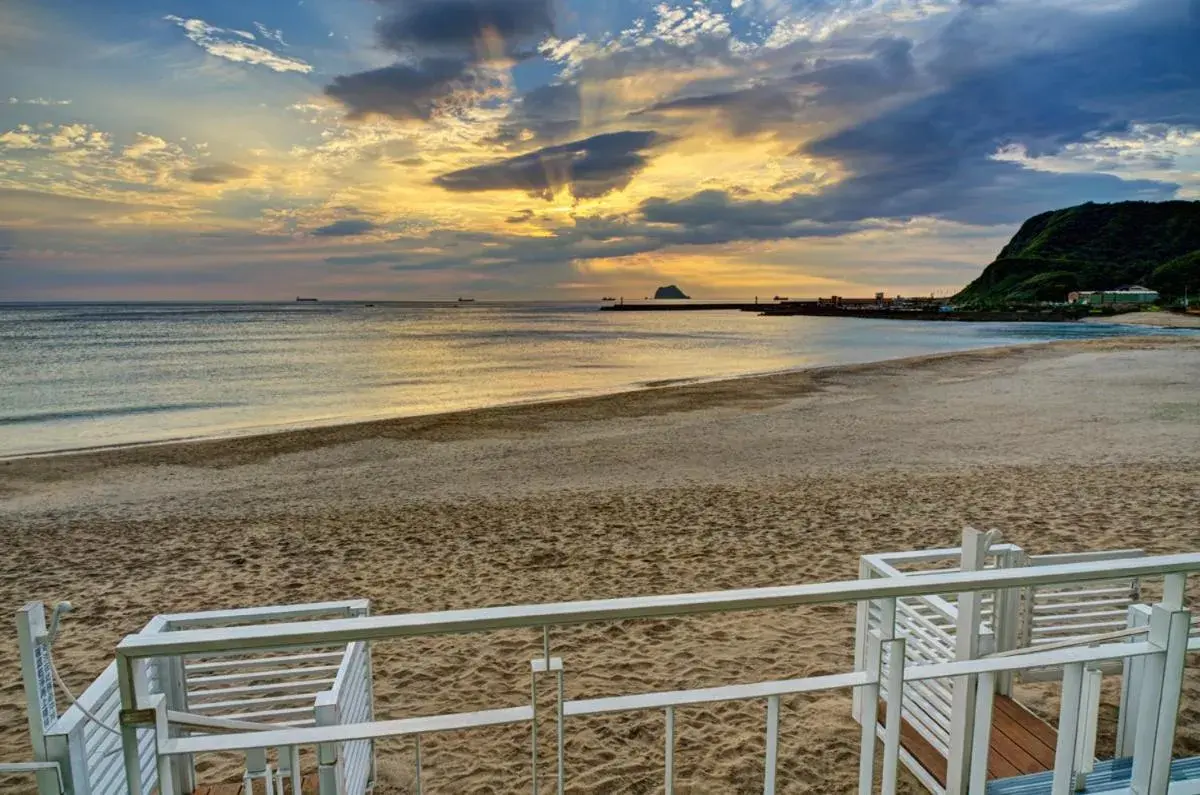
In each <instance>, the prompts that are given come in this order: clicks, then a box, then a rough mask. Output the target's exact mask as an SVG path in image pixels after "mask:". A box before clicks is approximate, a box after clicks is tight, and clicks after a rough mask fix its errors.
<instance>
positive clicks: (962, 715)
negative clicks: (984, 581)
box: [946, 527, 995, 795]
mask: <svg viewBox="0 0 1200 795" xmlns="http://www.w3.org/2000/svg"><path fill="white" fill-rule="evenodd" d="M994 538H995V531H991V532H987V533H983V532H980V531H979V530H975V529H974V528H971V527H968V528H967V529H966V530H964V531H963V540H962V563H961V565H960V567H959V568H960V569H961V570H962V571H964V572H967V571H979V570H980V569H982V568H983V564H984V559H985V558H986V557H987V551H988V547H989V546H990V545H991V542H992V540H993V539H994ZM979 597H980V594H979V593H978V592H977V591H963V592H961V593H959V595H958V605H957V607H958V621H957V623H956V625H955V629H954V642H955V654H954V658H955V659H956V660H959V661H962V660H973V659H975V657H976V656H977V655H978V647H979V623H980V609H979V608H980V604H979V602H980V599H979ZM976 685H977V682H976V677H975V676H971V675H967V676H957V677H955V678H954V698H953V704H952V706H951V711H950V754H949V757H948V758H947V759H946V793H947V795H963V793H965V792H966V791H967V785H968V784H969V782H970V773H971V771H970V764H971V756H970V753H971V736H972V735H973V733H974V732H973V728H974V719H973V716H974V711H975V688H976Z"/></svg>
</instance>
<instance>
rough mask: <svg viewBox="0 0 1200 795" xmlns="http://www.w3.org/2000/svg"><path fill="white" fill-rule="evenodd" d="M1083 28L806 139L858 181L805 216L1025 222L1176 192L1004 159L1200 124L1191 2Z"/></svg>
mask: <svg viewBox="0 0 1200 795" xmlns="http://www.w3.org/2000/svg"><path fill="white" fill-rule="evenodd" d="M965 13H970V14H974V12H971V11H968V12H965ZM1079 24H1080V25H1083V24H1084V23H1083V22H1082V21H1080V22H1079ZM1089 24H1096V23H1089ZM947 30H948V31H949V32H950V35H952V36H957V35H961V30H962V29H961V28H958V29H956V28H955V27H954V26H951V27H950V28H948V29H947ZM1083 33H1084V35H1081V36H1079V37H1077V38H1076V39H1075V40H1074V41H1072V42H1071V43H1070V44H1069V45H1066V46H1063V47H1062V48H1056V49H1053V50H1050V51H1048V52H1040V53H1036V54H1032V55H1023V56H1021V57H1017V58H1012V59H1008V60H1002V61H1000V62H998V63H994V64H989V65H985V66H974V65H973V66H972V68H970V69H969V70H967V71H966V72H965V74H963V75H962V76H961V77H957V78H956V79H955V80H954V81H953V82H952V83H951V84H950V85H949V86H948V87H946V88H945V89H943V90H941V91H939V92H936V93H934V94H932V95H929V96H926V97H923V98H921V99H918V100H915V101H913V102H910V103H908V104H907V105H904V106H902V107H899V108H896V109H894V110H891V111H888V112H886V113H884V114H882V115H880V116H877V117H875V118H872V119H869V120H867V121H864V122H861V123H859V124H856V125H853V126H851V127H849V128H847V129H844V130H842V131H840V132H838V133H835V134H833V135H830V136H828V137H825V138H823V139H820V140H817V141H813V142H812V143H810V144H808V145H806V146H805V147H803V151H804V152H805V153H807V154H811V155H817V156H819V157H825V158H831V159H834V160H837V161H838V162H840V163H841V164H842V165H843V167H846V168H848V169H849V170H850V171H851V172H852V173H853V174H854V176H852V177H851V178H849V179H847V180H845V181H843V182H841V183H839V184H837V185H835V186H833V187H832V188H831V189H829V190H827V191H825V192H824V193H822V194H821V196H820V198H819V201H814V202H800V203H798V204H797V210H798V211H800V212H803V213H805V214H806V215H808V217H815V218H822V219H825V220H847V219H859V218H875V217H889V218H896V217H905V218H907V217H912V216H916V215H938V216H942V217H946V218H952V219H956V220H962V221H967V222H972V223H1012V222H1016V221H1020V220H1022V219H1023V218H1024V217H1026V216H1027V215H1029V214H1031V212H1037V211H1040V210H1046V209H1051V208H1054V207H1059V206H1064V205H1067V204H1073V203H1076V202H1079V201H1085V200H1094V201H1108V200H1119V199H1125V198H1151V199H1157V198H1169V197H1170V196H1171V195H1172V194H1173V192H1174V190H1175V186H1174V185H1169V184H1162V183H1153V182H1145V181H1140V182H1122V181H1120V180H1118V179H1116V178H1115V177H1108V176H1104V175H1098V174H1049V173H1041V172H1034V171H1029V170H1025V169H1022V168H1021V167H1020V166H1019V165H1016V164H1013V163H1005V162H997V161H994V160H992V159H991V156H992V155H993V154H994V153H995V152H996V151H997V150H998V149H1000V148H1002V147H1004V146H1007V145H1013V144H1019V145H1021V146H1023V147H1025V148H1026V150H1027V151H1028V152H1029V153H1030V154H1032V155H1035V156H1036V155H1044V154H1053V153H1056V152H1059V151H1061V150H1062V149H1063V147H1064V146H1066V145H1067V144H1070V143H1074V142H1078V141H1082V140H1085V139H1086V138H1087V137H1088V136H1090V135H1095V134H1104V133H1119V132H1122V131H1124V130H1126V129H1128V127H1129V125H1131V124H1132V123H1134V122H1141V123H1166V124H1175V125H1196V124H1200V48H1198V47H1197V46H1196V43H1197V41H1200V37H1198V34H1200V27H1198V26H1197V25H1196V24H1194V23H1189V22H1188V19H1187V14H1186V11H1185V8H1184V4H1183V3H1182V2H1174V1H1171V0H1168V1H1164V2H1149V3H1142V4H1141V5H1139V6H1137V7H1136V8H1134V9H1132V10H1131V11H1130V12H1128V13H1125V14H1120V15H1113V16H1110V17H1108V18H1106V19H1105V20H1104V22H1103V24H1102V26H1100V27H1096V28H1094V29H1091V30H1086V29H1085V30H1084V31H1083ZM951 51H953V48H951ZM951 73H954V72H953V70H952V72H951Z"/></svg>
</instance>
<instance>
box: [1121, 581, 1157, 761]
mask: <svg viewBox="0 0 1200 795" xmlns="http://www.w3.org/2000/svg"><path fill="white" fill-rule="evenodd" d="M1149 624H1150V606H1149V605H1141V604H1137V605H1130V606H1129V611H1128V618H1127V619H1126V622H1125V625H1126V626H1127V627H1129V628H1130V629H1133V628H1135V627H1145V626H1148V625H1149ZM1142 640H1144V638H1141V637H1136V636H1135V637H1131V638H1128V641H1127V642H1129V643H1137V642H1141V641H1142ZM1144 674H1145V658H1144V657H1126V658H1125V660H1124V662H1123V664H1122V667H1121V705H1120V708H1119V710H1118V712H1117V747H1116V755H1117V758H1119V759H1120V758H1124V757H1129V756H1133V746H1134V740H1135V739H1136V737H1137V719H1138V705H1139V704H1140V703H1141V692H1142V681H1143V678H1144Z"/></svg>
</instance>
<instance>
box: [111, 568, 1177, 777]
mask: <svg viewBox="0 0 1200 795" xmlns="http://www.w3.org/2000/svg"><path fill="white" fill-rule="evenodd" d="M1197 571H1200V553H1191V554H1180V555H1163V556H1158V557H1147V558H1139V559H1134V560H1130V559H1120V560H1106V561H1086V562H1078V563H1065V564H1061V565H1048V566H1038V567H1028V568H1005V567H996V568H991V569H985V570H979V571H958V572H947V573H942V572H937V573H927V574H906V575H904V576H901V577H883V578H876V579H869V580H854V581H848V582H845V581H844V582H832V583H822V584H816V585H798V586H784V587H771V588H754V589H741V590H733V591H722V592H709V593H699V594H674V595H664V596H646V597H633V598H620V599H601V600H589V601H581V602H564V603H555V604H541V605H518V606H511V607H489V608H482V609H475V610H452V611H441V612H433V613H422V614H401V615H389V616H374V617H355V618H336V619H327V620H316V621H304V622H284V623H269V624H262V625H254V626H234V627H228V628H221V629H212V628H199V629H191V630H182V631H176V632H170V633H163V634H162V635H158V636H130V637H127V638H126V639H124V640H123V641H122V642H121V643H120V644H119V646H118V654H117V665H118V671H119V677H118V678H119V680H120V684H121V694H122V705H123V709H124V712H123V715H122V717H123V731H124V732H125V734H126V745H125V749H126V755H127V756H126V758H127V759H129V758H130V755H131V754H133V753H134V749H133V745H132V737H133V735H132V732H133V731H134V730H135V727H136V726H138V725H146V724H145V722H146V720H147V718H146V712H145V710H147V709H148V708H149V709H161V706H158V707H155V706H154V705H153V704H152V703H151V702H152V701H153V699H144V698H143V696H142V694H143V693H144V692H145V691H144V682H143V681H141V680H139V677H140V676H141V675H142V674H141V673H140V670H139V661H141V660H145V659H149V658H173V657H185V656H196V657H203V658H205V659H206V660H211V659H218V658H219V657H220V656H221V655H224V654H234V655H243V656H245V655H249V654H253V655H255V656H256V658H258V657H260V656H262V655H264V654H273V653H276V652H281V651H285V650H293V649H311V648H320V647H328V646H331V645H341V644H351V643H356V642H369V641H375V640H385V639H391V638H404V637H416V636H429V635H440V634H449V633H464V632H486V631H492V630H502V629H515V628H522V627H525V628H539V629H542V630H543V646H544V657H545V659H544V660H539V661H535V664H534V666H533V671H534V677H535V684H534V688H533V699H534V703H533V704H532V705H531V706H528V707H504V708H501V709H498V710H495V709H485V710H482V711H480V712H473V713H463V714H458V715H438V716H431V717H427V718H402V719H398V720H388V721H366V722H363V721H355V720H354V719H353V718H351V717H350V716H349V715H346V716H342V715H339V716H337V718H336V720H337V722H336V723H334V724H333V725H319V726H315V727H311V728H280V729H276V730H270V731H266V732H248V733H241V734H239V733H230V734H224V735H221V736H212V737H187V738H172V737H170V736H169V733H168V732H167V731H166V729H165V728H160V730H159V732H158V738H159V745H158V753H159V756H160V763H159V764H160V770H163V769H166V768H164V767H163V764H164V763H163V762H162V761H161V760H162V759H169V758H171V757H173V756H177V755H186V754H193V753H206V752H216V751H223V750H234V751H236V750H245V751H249V750H250V749H262V748H264V747H279V748H284V747H288V748H292V749H293V751H292V753H294V752H295V751H294V749H296V748H297V747H298V746H301V745H304V746H310V745H315V746H316V747H317V750H318V756H319V757H321V758H322V760H324V759H326V758H331V759H333V760H334V761H336V757H327V756H326V755H327V754H329V753H330V751H331V749H332V747H333V746H335V745H342V746H344V745H345V744H346V743H353V742H356V741H360V740H373V739H376V738H381V737H391V736H402V735H415V741H416V748H417V758H418V762H417V771H418V779H417V781H418V782H419V780H420V779H419V775H420V772H419V771H420V762H419V759H420V750H419V749H420V735H421V734H423V733H427V732H436V731H445V730H457V729H463V728H472V727H474V726H489V725H498V724H501V723H528V724H530V730H531V732H533V733H534V738H533V748H534V749H536V747H537V740H536V722H535V720H534V718H535V716H536V715H537V709H536V691H537V686H536V677H537V675H538V671H539V670H542V671H543V674H544V673H545V672H548V671H551V670H554V671H555V672H556V675H557V677H558V694H559V695H558V699H557V706H558V716H559V720H558V749H559V750H558V757H559V765H558V770H559V782H560V787H561V786H562V780H563V779H562V775H563V773H562V771H563V769H564V764H563V754H564V750H563V748H564V745H563V724H564V722H565V719H566V718H568V717H571V716H573V715H584V714H599V713H601V712H615V711H624V710H630V709H662V710H665V711H666V716H667V717H666V725H667V727H668V729H667V731H668V740H669V742H671V741H672V740H671V738H672V737H673V726H674V720H673V719H674V709H675V708H676V707H677V706H686V705H687V704H689V703H693V702H694V701H696V700H709V701H712V700H746V699H751V700H753V699H764V698H765V700H766V702H767V761H766V767H765V772H764V792H774V778H775V762H776V760H777V758H778V757H777V748H778V741H779V731H778V728H779V713H780V698H781V697H782V696H783V695H787V694H790V693H792V692H812V691H813V690H822V689H836V688H839V687H840V688H850V689H851V690H853V691H855V692H859V691H861V693H862V696H861V697H862V700H863V703H865V704H870V705H874V704H876V703H878V700H879V698H880V697H881V696H884V695H886V696H887V698H886V706H885V710H886V717H885V718H884V720H883V721H882V724H883V726H882V728H881V727H878V726H877V725H876V721H875V720H874V719H870V720H863V721H862V722H863V728H862V732H863V753H862V756H863V759H864V760H867V761H864V762H863V763H862V768H861V769H860V789H861V790H862V791H864V792H866V791H869V790H870V777H871V775H873V773H872V772H871V770H872V765H871V764H868V762H869V760H871V759H873V756H874V752H875V745H874V742H875V738H876V732H877V731H879V732H882V733H883V735H882V736H885V744H884V766H883V776H884V788H883V791H884V792H885V793H891V792H894V791H895V781H896V779H895V777H896V765H897V764H898V761H897V760H898V759H899V758H901V756H902V754H901V750H900V749H899V745H898V744H899V734H900V721H901V708H902V705H903V704H904V702H905V699H906V695H907V693H906V691H907V690H909V688H910V687H914V686H917V687H919V686H920V685H921V683H926V682H933V681H936V680H943V681H944V680H948V679H952V678H956V679H958V680H962V679H963V678H964V677H966V678H975V677H978V678H979V680H980V686H979V693H980V694H981V695H980V701H979V704H978V705H977V706H976V707H975V709H976V710H983V709H986V710H987V714H988V715H989V716H990V710H991V702H990V698H991V694H992V693H993V692H995V691H994V688H995V686H996V683H997V681H998V677H1001V676H1005V675H1007V674H1009V673H1011V672H1014V671H1021V670H1025V669H1027V668H1031V667H1051V666H1057V667H1064V666H1065V667H1066V669H1067V671H1068V673H1069V675H1070V677H1072V681H1074V678H1082V677H1083V676H1084V669H1085V666H1087V665H1089V664H1092V663H1095V662H1101V661H1107V660H1113V659H1131V658H1139V657H1143V656H1145V657H1146V658H1147V659H1149V660H1152V661H1155V662H1153V665H1155V666H1158V667H1159V668H1162V667H1163V666H1164V665H1167V666H1168V667H1167V668H1165V669H1164V670H1173V669H1171V668H1170V666H1173V665H1175V663H1167V662H1164V659H1166V658H1165V657H1164V655H1168V656H1170V658H1171V659H1174V660H1179V659H1181V658H1180V657H1179V655H1180V654H1182V653H1184V651H1185V650H1186V648H1187V643H1186V641H1187V636H1186V629H1187V628H1186V627H1185V626H1183V625H1182V624H1179V622H1178V620H1177V619H1179V618H1180V617H1181V616H1182V615H1186V614H1185V613H1184V612H1183V611H1182V610H1181V609H1180V607H1179V606H1180V604H1181V602H1182V597H1183V591H1184V583H1185V578H1186V575H1187V574H1189V573H1193V572H1197ZM1140 576H1162V577H1164V578H1165V580H1164V582H1165V585H1164V594H1165V595H1164V600H1163V606H1162V607H1161V608H1159V607H1156V608H1155V609H1156V610H1160V609H1161V610H1165V611H1167V612H1166V613H1164V615H1165V616H1166V617H1167V618H1169V619H1170V622H1171V626H1170V637H1171V638H1173V639H1174V640H1171V641H1170V643H1169V644H1167V643H1165V641H1164V638H1165V636H1164V637H1156V636H1155V635H1154V633H1151V635H1150V637H1148V638H1147V639H1146V640H1144V641H1140V642H1139V641H1137V640H1135V639H1124V642H1119V643H1105V644H1101V645H1097V646H1092V647H1086V648H1085V647H1076V648H1064V649H1054V650H1048V651H1042V650H1039V649H1035V648H1031V649H1028V650H1027V652H1026V653H1024V654H1015V655H1011V656H1004V657H985V658H975V659H957V660H946V661H942V662H938V661H936V658H935V657H934V656H932V655H931V657H930V658H929V659H924V658H922V659H921V660H920V663H921V664H913V665H908V664H907V662H908V659H907V658H908V657H909V656H910V655H909V653H908V651H907V650H906V646H907V643H908V640H909V638H908V637H905V636H903V635H898V634H896V633H897V629H898V625H897V623H896V620H895V616H896V615H897V613H898V612H901V611H898V609H897V604H898V602H899V601H900V600H903V599H908V598H912V597H922V596H926V595H929V594H951V595H955V596H956V597H957V598H959V600H960V601H962V602H963V603H964V604H968V605H969V604H970V602H968V601H967V596H966V595H967V594H971V593H984V592H987V593H992V594H1002V593H1004V592H1006V591H1011V590H1012V589H1019V588H1024V587H1030V586H1041V585H1057V586H1062V585H1070V584H1082V583H1089V582H1096V581H1104V580H1111V579H1114V578H1125V577H1131V578H1132V577H1140ZM973 601H974V600H973ZM839 602H841V603H845V602H859V603H860V609H861V606H862V605H866V606H867V607H868V610H869V609H870V606H871V604H872V603H876V602H878V603H880V604H879V610H880V615H881V616H884V617H885V620H884V621H883V622H881V626H880V627H879V628H878V629H873V630H872V631H871V641H870V644H869V645H870V649H871V651H870V653H869V654H868V655H867V664H866V665H865V666H864V667H863V668H862V669H860V670H857V671H855V672H851V673H848V674H839V675H835V676H832V677H812V678H809V679H800V680H784V681H780V682H767V683H756V684H750V685H731V686H723V687H718V688H708V689H702V690H699V691H696V690H693V691H667V692H663V693H649V694H638V695H633V696H629V695H622V696H612V697H607V698H601V699H587V700H583V701H574V702H572V701H568V700H567V699H566V697H565V694H564V690H563V682H562V673H563V668H562V663H561V661H560V660H559V659H558V658H553V659H551V657H550V642H549V631H550V628H552V627H554V626H561V625H571V624H581V623H588V622H599V621H613V620H625V619H641V618H653V617H664V616H681V615H697V614H704V613H719V612H729V611H738V610H760V609H767V608H784V607H797V606H803V605H820V604H830V603H839ZM974 609H975V610H976V611H977V610H978V607H975V608H974ZM1172 610H1173V611H1174V612H1171V611H1172ZM889 618H890V622H889ZM1177 625H1178V627H1177ZM1177 629H1178V630H1183V635H1182V641H1181V640H1180V639H1179V632H1178V631H1177ZM1160 634H1161V633H1160ZM937 656H940V655H937ZM959 656H960V657H961V655H959ZM539 662H540V663H542V668H541V669H539V668H538V663H539ZM914 662H916V661H914ZM344 670H346V671H348V670H349V669H348V668H346V669H344ZM337 678H338V677H337V676H336V675H335V680H336V679H337ZM343 679H344V676H343ZM335 684H336V681H335ZM1167 687H1168V685H1167V684H1166V682H1165V680H1164V691H1163V692H1164V694H1165V693H1166V692H1167V690H1166V688H1167ZM1169 687H1171V688H1174V685H1169ZM1078 695H1079V694H1075V696H1078ZM985 696H986V699H987V701H986V703H985V702H984V700H983V699H984V698H985ZM1075 696H1072V697H1071V699H1067V698H1066V693H1064V701H1063V704H1064V706H1063V709H1064V710H1065V712H1064V714H1067V712H1070V711H1071V710H1074V712H1071V714H1072V715H1075V721H1076V723H1078V719H1077V718H1078V716H1077V715H1076V713H1078V711H1079V709H1080V706H1079V698H1077V697H1075ZM1165 698H1166V696H1165V695H1164V699H1165ZM1174 698H1175V699H1176V700H1177V699H1178V694H1177V693H1176V694H1175V696H1174ZM1164 703H1165V701H1164ZM159 704H160V705H161V699H160V700H159ZM156 714H157V713H156ZM1163 715H1166V713H1165V712H1164V713H1163ZM1163 715H1158V714H1156V715H1155V716H1153V719H1154V720H1155V721H1157V722H1158V723H1157V725H1159V726H1160V727H1163V731H1167V732H1173V725H1172V726H1171V727H1168V726H1167V722H1166V721H1167V718H1166V717H1163ZM872 717H873V716H872ZM1143 717H1146V716H1143ZM1146 719H1147V720H1148V719H1149V718H1146ZM1172 720H1173V718H1172ZM158 722H159V724H160V726H161V727H165V726H166V725H167V721H166V717H165V715H163V716H162V717H161V719H159V720H158ZM986 724H987V725H988V726H990V717H989V719H988V720H987V721H986ZM969 725H971V724H970V723H968V726H969ZM976 725H977V726H982V725H983V724H981V723H980V724H976ZM966 731H967V733H968V734H970V732H971V730H970V729H967V730H966ZM975 731H976V732H980V731H982V729H976V730H975ZM1076 734H1078V732H1076V731H1074V730H1072V733H1071V736H1072V738H1074V737H1075V735H1076ZM962 739H963V738H962V732H960V731H958V729H955V734H954V742H955V743H960V742H961V741H962ZM966 742H967V743H968V745H969V746H970V748H971V756H972V758H973V759H981V758H982V759H986V748H987V744H986V742H987V741H986V737H985V738H984V739H983V740H982V742H983V746H982V748H983V750H982V752H977V750H976V749H977V747H978V744H979V742H980V738H979V736H977V735H976V736H972V737H968V738H967V740H966ZM1085 745H1086V743H1085ZM1060 746H1062V743H1060ZM1063 748H1065V746H1063V747H1062V748H1060V749H1059V754H1058V756H1057V757H1056V760H1057V761H1056V769H1055V777H1056V781H1058V779H1059V778H1060V777H1062V776H1064V775H1068V774H1073V772H1074V771H1076V770H1078V766H1077V765H1076V762H1077V761H1078V760H1077V759H1076V758H1075V757H1076V756H1077V754H1076V752H1075V746H1074V745H1072V746H1071V748H1070V749H1068V750H1063ZM1168 751H1169V749H1168ZM256 753H257V752H256ZM534 753H535V754H536V750H535V751H534ZM980 753H982V756H980ZM1140 753H1141V756H1140V757H1139V758H1143V761H1142V762H1140V763H1139V764H1141V765H1143V767H1144V766H1145V765H1146V764H1149V762H1148V761H1146V760H1148V759H1149V758H1150V757H1148V756H1147V754H1148V753H1150V752H1149V751H1145V752H1140ZM1152 756H1153V764H1154V765H1155V766H1156V767H1155V770H1156V771H1157V770H1158V767H1157V766H1159V764H1160V758H1163V757H1162V753H1161V750H1160V749H1158V747H1157V746H1155V748H1154V749H1153V754H1152ZM671 759H672V756H671V755H670V746H669V747H668V757H667V760H668V761H667V765H666V770H667V778H668V783H669V782H670V781H671V776H672V775H673V773H672V771H673V766H672V763H671ZM322 766H323V770H324V769H325V767H324V766H325V761H322ZM168 768H169V763H168ZM985 768H986V765H976V764H973V763H971V764H969V765H968V766H967V767H966V768H964V770H966V769H969V770H970V772H971V775H972V776H974V775H984V773H983V772H980V773H977V771H984V772H986V771H985V770H984V769H985ZM537 769H538V766H537V761H536V755H535V757H534V761H533V770H534V771H535V772H534V787H535V791H536V786H537V785H536V782H537V772H536V771H537ZM127 770H128V771H129V775H130V778H129V785H130V787H131V788H136V782H137V778H136V773H135V772H134V771H133V769H132V768H127ZM1064 771H1065V772H1064ZM1147 775H1151V774H1149V773H1145V771H1143V772H1142V773H1139V776H1141V778H1142V779H1145V778H1146V776H1147ZM1153 775H1158V773H1157V772H1156V773H1154V774H1153ZM334 778H335V780H341V781H344V780H345V779H344V776H337V777H334ZM1146 780H1149V779H1146ZM864 783H865V784H867V786H866V787H863V784H864ZM339 786H340V785H339ZM1056 786H1057V785H1056ZM419 790H420V785H419V783H418V791H419ZM330 791H331V792H336V791H338V789H336V788H335V789H331V790H330ZM1055 791H1056V792H1057V791H1059V790H1058V789H1056V790H1055Z"/></svg>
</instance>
